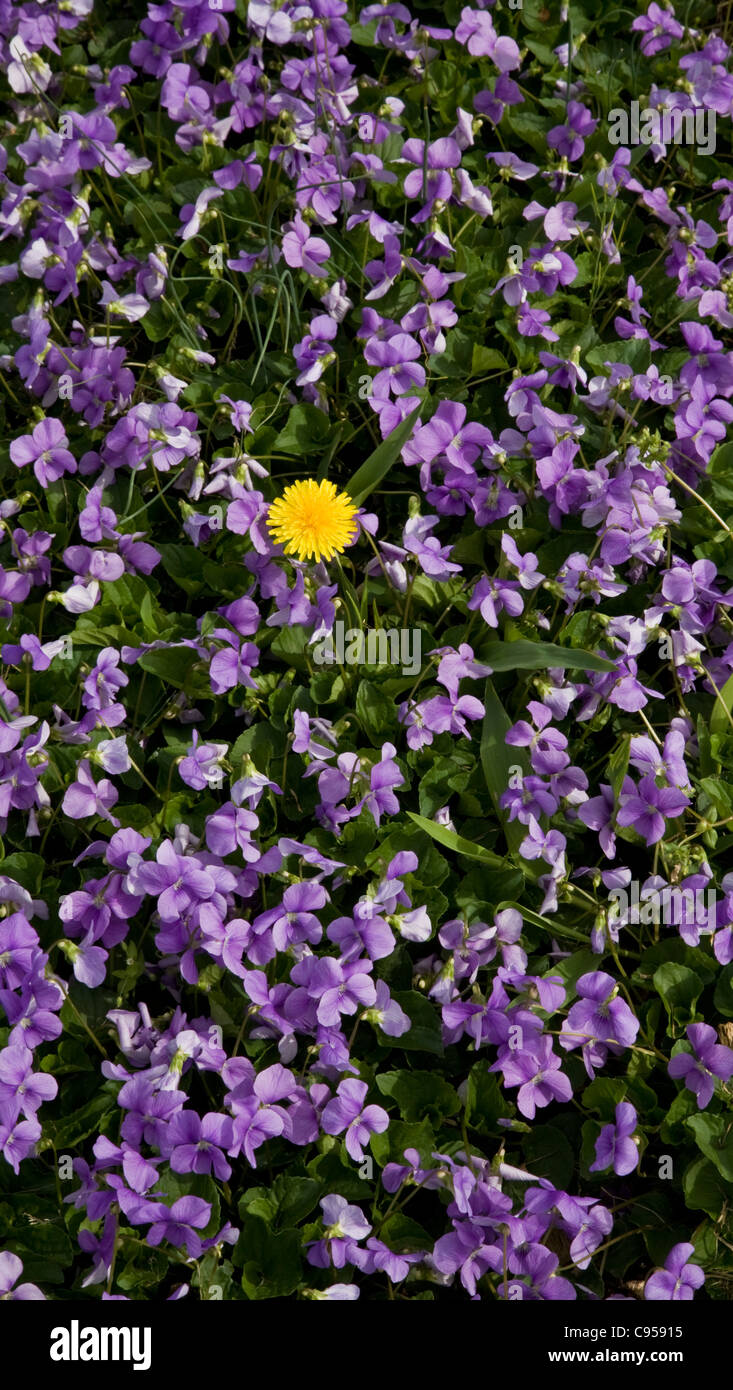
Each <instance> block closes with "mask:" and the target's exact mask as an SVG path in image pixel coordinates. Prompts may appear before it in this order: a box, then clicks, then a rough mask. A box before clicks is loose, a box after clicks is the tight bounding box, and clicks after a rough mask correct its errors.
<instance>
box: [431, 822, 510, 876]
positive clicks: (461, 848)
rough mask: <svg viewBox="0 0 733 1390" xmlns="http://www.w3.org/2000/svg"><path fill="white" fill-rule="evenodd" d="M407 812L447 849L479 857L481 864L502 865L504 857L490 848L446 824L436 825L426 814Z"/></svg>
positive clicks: (499, 866)
mask: <svg viewBox="0 0 733 1390" xmlns="http://www.w3.org/2000/svg"><path fill="white" fill-rule="evenodd" d="M407 814H408V816H409V817H410V819H411V820H413V821H414V822H415V824H416V825H419V827H420V829H421V830H424V831H425V834H426V835H430V837H431V839H433V840H437V842H438V844H439V845H443V846H444V847H445V849H452V850H453V852H454V853H455V854H462V855H464V857H465V858H466V859H478V860H479V862H480V863H481V864H487V865H489V866H490V867H491V868H492V869H498V868H501V867H502V865H503V863H504V861H503V859H500V858H499V856H498V854H493V853H492V851H491V850H490V849H484V847H483V845H475V844H474V843H473V841H472V840H464V838H463V836H462V835H456V833H455V831H454V830H449V829H448V828H447V826H445V825H436V823H435V821H432V820H428V819H427V817H426V816H419V815H418V814H417V812H416V811H408V812H407Z"/></svg>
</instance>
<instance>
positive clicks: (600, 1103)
mask: <svg viewBox="0 0 733 1390" xmlns="http://www.w3.org/2000/svg"><path fill="white" fill-rule="evenodd" d="M625 1095H626V1082H625V1081H620V1080H615V1079H613V1078H612V1077H610V1076H597V1077H596V1079H595V1081H591V1083H590V1086H586V1088H585V1090H584V1091H583V1095H582V1101H583V1105H584V1106H585V1108H586V1109H587V1110H597V1111H598V1114H599V1115H600V1117H601V1119H602V1120H605V1121H610V1120H614V1119H615V1118H616V1106H617V1105H618V1104H619V1102H620V1101H622V1100H623V1098H624V1096H625Z"/></svg>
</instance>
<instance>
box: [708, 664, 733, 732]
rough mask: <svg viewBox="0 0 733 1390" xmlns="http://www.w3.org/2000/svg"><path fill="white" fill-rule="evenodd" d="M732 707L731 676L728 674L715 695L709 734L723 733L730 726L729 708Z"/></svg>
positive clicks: (732, 680) (732, 686)
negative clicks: (721, 687)
mask: <svg viewBox="0 0 733 1390" xmlns="http://www.w3.org/2000/svg"><path fill="white" fill-rule="evenodd" d="M732 707H733V676H729V677H728V679H727V681H726V682H725V685H724V686H723V689H722V690H721V691H720V693H719V694H718V695H717V696H716V700H715V704H714V705H713V712H712V714H711V716H710V732H711V734H725V733H727V732H728V731H729V730H730V727H731V718H732V716H731V708H732Z"/></svg>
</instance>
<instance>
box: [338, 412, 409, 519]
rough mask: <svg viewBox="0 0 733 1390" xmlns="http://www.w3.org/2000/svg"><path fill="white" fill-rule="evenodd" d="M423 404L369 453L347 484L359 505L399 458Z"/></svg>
mask: <svg viewBox="0 0 733 1390" xmlns="http://www.w3.org/2000/svg"><path fill="white" fill-rule="evenodd" d="M423 405H424V402H423V401H421V402H420V404H419V405H416V406H415V409H414V410H412V411H410V414H409V415H408V416H407V417H406V419H404V420H403V421H402V424H401V425H398V426H397V428H396V429H395V430H392V433H391V434H390V435H388V436H387V438H386V439H385V440H383V441H382V443H381V444H380V445H379V448H378V449H375V450H374V453H373V454H370V455H369V458H368V459H367V460H366V462H365V463H363V464H362V465H361V468H357V470H356V472H355V474H354V476H353V478H352V479H351V482H350V483H347V484H346V487H345V489H344V491H345V492H348V494H349V497H350V498H351V500H352V502H355V503H356V505H357V506H358V507H360V506H361V504H362V502H364V501H365V499H366V498H367V497H368V496H369V493H370V492H372V491H373V489H374V488H375V487H376V486H377V483H380V482H381V481H382V478H383V477H384V475H385V473H388V472H389V470H390V468H391V467H392V465H393V464H394V463H395V462H396V461H397V459H398V458H399V455H400V451H401V450H402V448H403V446H404V445H405V444H406V443H407V441H408V439H409V438H410V435H411V434H412V431H413V428H414V426H415V424H416V422H417V420H418V418H419V415H420V411H421V410H422V408H423Z"/></svg>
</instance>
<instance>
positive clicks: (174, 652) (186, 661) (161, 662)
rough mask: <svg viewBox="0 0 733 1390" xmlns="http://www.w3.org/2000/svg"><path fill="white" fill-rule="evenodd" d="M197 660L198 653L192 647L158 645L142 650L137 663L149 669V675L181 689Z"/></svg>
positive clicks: (144, 669) (146, 669) (145, 669)
mask: <svg viewBox="0 0 733 1390" xmlns="http://www.w3.org/2000/svg"><path fill="white" fill-rule="evenodd" d="M198 660H199V657H198V653H197V652H195V651H194V650H193V648H192V647H158V648H156V649H155V650H154V651H152V652H143V655H142V656H141V657H139V658H138V663H137V664H138V666H141V667H142V669H143V671H149V672H150V674H151V675H153V676H158V677H159V678H160V679H161V680H163V681H167V682H168V684H169V685H174V686H175V687H176V689H178V690H181V689H182V688H183V686H184V685H185V683H186V677H187V676H188V674H189V672H190V670H191V667H192V666H193V665H195V663H196V662H197V661H198Z"/></svg>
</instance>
